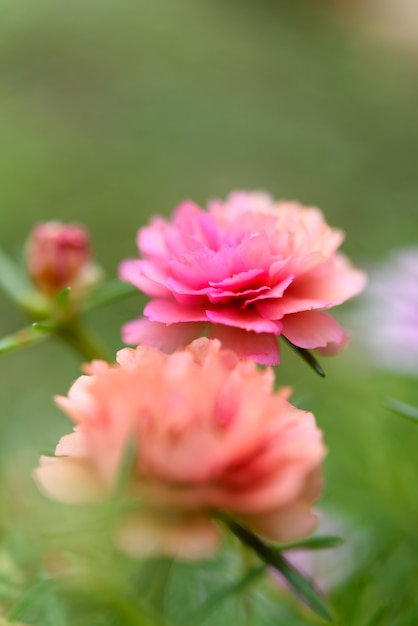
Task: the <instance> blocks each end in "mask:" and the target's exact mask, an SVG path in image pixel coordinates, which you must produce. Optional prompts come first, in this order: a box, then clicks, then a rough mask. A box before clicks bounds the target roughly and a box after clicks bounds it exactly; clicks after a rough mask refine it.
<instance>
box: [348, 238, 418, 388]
mask: <svg viewBox="0 0 418 626" xmlns="http://www.w3.org/2000/svg"><path fill="white" fill-rule="evenodd" d="M361 304H362V305H363V306H362V308H360V310H359V312H358V313H357V315H355V316H353V318H354V319H353V322H354V324H355V325H357V326H358V334H359V337H360V339H362V340H363V343H364V344H365V345H366V346H367V348H368V350H369V352H368V354H369V355H370V356H371V358H372V359H373V360H374V362H375V363H376V364H377V365H379V366H380V367H383V368H387V369H392V370H399V371H401V372H405V373H409V374H414V375H415V376H417V375H418V248H404V249H400V250H395V251H393V252H392V254H391V256H390V258H389V259H388V260H387V261H385V262H383V263H381V264H380V265H378V266H376V267H375V268H373V269H371V271H370V286H369V288H368V289H367V291H366V292H365V294H364V297H363V299H362V301H360V305H361Z"/></svg>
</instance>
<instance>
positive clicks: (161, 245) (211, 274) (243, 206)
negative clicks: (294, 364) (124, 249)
mask: <svg viewBox="0 0 418 626" xmlns="http://www.w3.org/2000/svg"><path fill="white" fill-rule="evenodd" d="M343 239H344V235H343V233H342V232H341V231H340V230H333V229H331V228H330V227H329V226H328V225H327V224H326V223H325V222H324V219H323V216H322V213H321V212H320V211H319V210H318V209H315V208H311V207H307V208H306V207H302V206H301V205H299V204H297V203H295V202H278V203H276V202H274V201H273V199H272V198H271V197H270V196H269V195H267V194H264V193H244V192H236V193H234V194H232V195H231V196H229V198H228V199H227V201H226V202H221V201H219V200H215V201H212V202H211V203H210V204H209V209H208V211H204V210H202V209H200V208H199V207H198V206H196V205H195V204H193V203H192V202H184V203H183V204H181V205H180V206H179V207H178V208H177V209H176V211H175V213H174V216H173V219H172V220H171V221H167V220H165V219H163V218H162V217H156V218H154V219H153V220H152V221H151V224H150V225H149V226H146V227H145V228H142V229H141V230H140V231H139V233H138V247H139V250H140V252H141V254H142V259H137V260H127V261H124V262H123V263H122V264H121V267H120V277H121V278H122V280H125V281H127V282H130V283H132V284H133V285H135V286H136V287H138V289H141V290H142V291H143V292H144V293H146V294H147V295H148V296H150V297H151V298H152V300H151V302H149V303H148V304H147V305H146V307H145V310H144V314H145V318H146V319H145V318H142V319H139V320H134V321H132V322H130V323H128V324H126V325H125V327H124V329H123V339H124V341H125V342H126V343H129V344H139V343H146V344H151V345H156V346H158V347H159V348H161V349H163V350H166V351H171V350H172V349H174V348H175V347H177V346H178V345H184V344H185V343H188V342H189V341H191V340H192V339H194V338H195V337H197V336H199V335H201V334H202V333H203V332H205V330H208V331H209V336H210V337H212V338H218V339H220V340H221V341H222V343H223V344H224V345H225V347H228V348H232V349H234V350H235V351H236V352H237V353H238V354H239V355H240V356H241V357H243V358H251V359H253V360H255V361H257V362H258V363H261V364H264V365H275V364H277V363H278V362H279V361H280V358H279V346H278V341H277V337H278V336H279V335H283V336H284V337H286V338H287V339H288V340H289V341H290V342H291V343H293V344H294V345H296V346H299V347H301V348H314V349H320V351H322V352H323V353H325V354H334V353H335V352H337V351H338V350H339V349H340V348H341V347H342V346H344V344H345V343H346V340H347V336H346V333H345V332H344V331H343V329H342V328H341V327H340V325H339V324H338V323H337V322H336V321H335V320H334V319H333V318H332V317H331V316H330V315H329V314H328V313H325V312H324V311H325V310H326V309H329V308H330V307H332V306H335V305H337V304H340V303H342V302H344V301H345V300H347V299H348V298H351V297H352V296H354V295H356V294H358V293H359V292H360V291H361V290H362V289H363V286H364V284H365V275H364V273H363V272H360V271H358V270H356V269H354V268H353V267H352V266H351V265H350V263H349V261H348V260H347V258H346V257H345V256H344V255H343V254H341V253H338V252H336V250H337V248H338V247H339V246H340V244H341V242H342V241H343Z"/></svg>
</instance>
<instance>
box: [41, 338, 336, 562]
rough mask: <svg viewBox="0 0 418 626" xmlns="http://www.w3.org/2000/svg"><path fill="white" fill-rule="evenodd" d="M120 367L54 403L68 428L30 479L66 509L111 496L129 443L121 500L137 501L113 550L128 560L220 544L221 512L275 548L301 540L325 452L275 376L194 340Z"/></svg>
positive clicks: (141, 354)
mask: <svg viewBox="0 0 418 626" xmlns="http://www.w3.org/2000/svg"><path fill="white" fill-rule="evenodd" d="M117 361H118V364H116V365H114V366H110V365H108V364H107V363H105V362H103V361H94V362H93V363H91V364H90V365H88V366H87V368H86V371H87V374H88V375H87V376H81V377H80V378H79V379H78V380H77V381H76V382H75V383H74V385H73V386H72V388H71V389H70V392H69V394H68V397H58V398H57V403H58V405H59V406H60V407H61V408H62V409H63V410H64V411H65V412H66V413H67V414H68V415H69V416H70V417H71V418H72V419H73V420H74V421H75V423H76V428H75V432H74V433H73V434H70V435H67V436H65V437H63V438H62V439H61V441H60V442H59V443H58V446H57V448H56V451H55V452H56V456H55V457H42V458H41V463H40V466H39V467H38V468H37V470H36V472H35V474H36V479H37V482H38V483H39V485H40V486H41V488H42V489H43V491H44V492H45V493H46V494H47V495H49V496H50V497H52V498H55V499H58V500H61V501H63V502H68V503H77V502H94V501H101V500H103V499H106V498H108V497H109V495H110V494H111V493H112V491H113V490H114V488H115V485H116V483H117V481H118V477H119V475H120V467H121V461H122V460H123V458H126V457H125V456H124V455H125V454H126V449H127V445H128V444H129V443H131V445H132V444H134V448H135V461H134V462H133V467H132V468H131V472H130V474H129V478H127V484H126V486H125V495H126V496H127V497H135V498H136V497H138V498H139V500H140V502H141V504H140V505H138V508H137V509H136V511H135V512H134V513H132V514H131V515H130V516H129V517H125V518H123V520H122V521H121V523H120V525H119V526H118V530H117V543H118V545H119V546H120V547H121V548H122V549H123V550H124V551H126V552H128V553H131V554H134V555H147V554H155V553H165V554H172V555H175V554H177V555H180V556H183V557H185V558H199V557H201V556H203V555H205V554H207V553H210V552H212V551H213V550H214V549H216V547H217V546H218V544H219V541H220V535H219V531H218V527H217V526H216V524H215V523H214V522H213V521H212V519H211V517H210V512H211V511H212V510H222V511H224V512H227V513H229V514H230V515H232V516H234V517H235V519H238V520H240V521H241V522H242V523H244V524H245V525H247V526H248V527H249V528H251V529H253V530H254V532H257V533H259V534H261V535H263V536H265V537H267V538H269V539H272V540H274V541H289V540H292V539H294V538H297V537H300V536H302V535H306V534H307V533H310V532H311V531H312V530H313V529H314V527H315V525H316V515H315V514H314V513H313V512H312V511H311V505H312V502H313V501H314V500H315V499H316V498H317V497H318V496H319V493H320V490H321V472H320V463H321V460H322V458H323V456H324V454H325V449H324V446H323V443H322V435H321V431H320V430H319V429H318V428H317V426H316V424H315V419H314V416H313V415H312V414H311V413H308V412H305V411H301V410H299V409H297V408H295V407H294V406H292V405H291V404H289V403H288V402H287V398H288V397H289V395H290V390H289V389H288V388H283V389H281V390H279V391H277V392H274V373H273V371H272V370H271V369H269V368H267V369H265V370H264V371H261V370H259V369H258V368H257V366H256V365H255V364H254V363H253V362H252V361H240V360H239V359H238V357H237V356H236V354H235V353H234V352H232V351H229V350H223V349H221V346H220V343H219V341H216V340H209V339H206V338H201V339H197V340H195V341H194V342H193V343H192V344H190V346H188V347H187V348H186V349H183V350H178V351H177V352H174V353H173V354H171V355H167V354H165V353H163V352H161V351H160V350H158V349H157V348H153V347H148V346H140V347H138V348H137V349H135V350H134V349H130V348H125V349H124V350H121V351H120V352H119V353H118V356H117Z"/></svg>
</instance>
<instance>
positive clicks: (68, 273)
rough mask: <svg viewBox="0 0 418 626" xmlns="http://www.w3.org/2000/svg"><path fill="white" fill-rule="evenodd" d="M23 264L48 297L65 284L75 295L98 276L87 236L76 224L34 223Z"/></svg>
mask: <svg viewBox="0 0 418 626" xmlns="http://www.w3.org/2000/svg"><path fill="white" fill-rule="evenodd" d="M26 264H27V269H28V274H29V276H30V278H31V279H32V282H33V283H34V285H35V286H36V287H37V289H38V290H39V291H40V292H41V293H43V294H45V295H47V296H49V297H53V296H55V295H56V294H57V293H58V292H59V291H61V289H64V288H65V287H71V288H72V292H73V295H75V296H76V297H77V295H78V294H82V293H84V292H85V291H86V290H88V289H89V288H90V287H92V286H94V285H95V284H96V283H97V282H98V281H99V280H100V278H101V270H100V268H99V267H98V266H97V265H96V264H95V263H94V262H93V260H92V258H91V243H90V235H89V233H88V231H87V229H86V228H84V227H83V226H81V225H79V224H62V223H61V222H55V221H54V222H41V223H39V224H37V225H36V226H35V227H34V228H33V230H32V232H31V234H30V236H29V239H28V242H27V246H26Z"/></svg>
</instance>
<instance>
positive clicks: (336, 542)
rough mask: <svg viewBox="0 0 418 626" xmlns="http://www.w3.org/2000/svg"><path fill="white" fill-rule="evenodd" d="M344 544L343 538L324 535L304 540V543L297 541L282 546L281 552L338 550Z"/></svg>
mask: <svg viewBox="0 0 418 626" xmlns="http://www.w3.org/2000/svg"><path fill="white" fill-rule="evenodd" d="M342 543H344V539H343V538H342V537H337V536H334V535H322V536H317V537H309V539H303V540H302V541H296V542H294V543H287V544H284V545H283V546H280V550H283V551H286V550H324V549H326V548H336V547H338V546H340V545H341V544H342Z"/></svg>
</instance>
